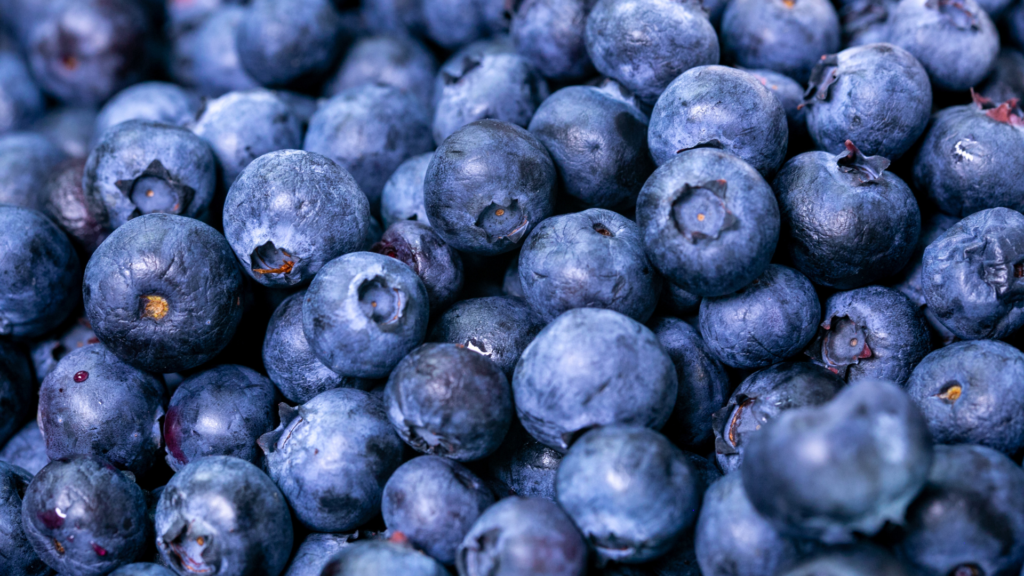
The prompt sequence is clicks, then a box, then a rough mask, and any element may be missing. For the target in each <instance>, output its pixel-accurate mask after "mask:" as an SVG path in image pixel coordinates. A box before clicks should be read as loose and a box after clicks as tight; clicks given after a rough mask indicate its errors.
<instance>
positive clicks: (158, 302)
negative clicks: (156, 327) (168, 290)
mask: <svg viewBox="0 0 1024 576" xmlns="http://www.w3.org/2000/svg"><path fill="white" fill-rule="evenodd" d="M170 309H171V305H170V304H169V303H168V302H167V299H166V298H164V297H163V296H157V295H156V294H146V295H145V296H140V297H139V316H140V317H141V318H149V319H150V320H154V321H160V320H163V319H164V317H165V316H167V313H168V312H169V311H170Z"/></svg>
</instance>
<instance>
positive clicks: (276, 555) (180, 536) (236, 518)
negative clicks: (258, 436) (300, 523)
mask: <svg viewBox="0 0 1024 576" xmlns="http://www.w3.org/2000/svg"><path fill="white" fill-rule="evenodd" d="M292 538H293V532H292V519H291V516H290V514H289V512H288V504H287V503H286V502H285V499H284V496H282V495H281V491H280V490H278V488H277V486H275V485H274V483H273V482H272V481H271V480H270V478H268V477H267V475H266V474H264V473H263V472H262V471H260V469H259V468H257V467H255V466H253V465H252V464H250V463H248V462H246V461H244V460H239V459H238V458H232V457H231V456H207V457H206V458H200V459H199V460H196V461H195V462H192V463H191V464H189V465H188V466H186V467H184V468H182V469H181V471H180V472H178V473H177V474H175V475H174V476H173V477H172V478H171V480H170V482H168V483H167V486H166V487H165V488H164V489H163V491H162V493H161V494H160V500H159V502H158V503H157V506H156V544H157V548H158V549H159V550H160V555H161V557H162V560H163V562H165V563H166V564H167V565H168V566H170V567H171V569H172V570H174V571H175V572H177V573H178V574H180V575H182V576H185V575H187V574H193V573H207V574H212V575H214V576H248V575H250V574H265V575H267V576H278V575H279V574H281V572H283V571H284V568H285V566H286V565H287V564H288V557H289V556H290V555H291V551H292Z"/></svg>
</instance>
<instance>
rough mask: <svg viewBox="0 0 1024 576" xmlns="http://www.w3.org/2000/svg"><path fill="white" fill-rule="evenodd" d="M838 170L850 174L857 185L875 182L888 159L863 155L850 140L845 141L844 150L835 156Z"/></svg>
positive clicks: (882, 171)
mask: <svg viewBox="0 0 1024 576" xmlns="http://www.w3.org/2000/svg"><path fill="white" fill-rule="evenodd" d="M836 164H837V165H839V171H840V172H843V173H845V174H850V175H851V176H852V177H853V179H854V180H856V182H857V184H856V185H857V186H861V185H864V184H870V183H872V182H877V181H878V179H880V178H881V177H882V174H883V173H884V172H885V169H886V168H888V167H889V159H888V158H885V157H883V156H865V155H864V154H863V153H862V152H861V151H860V150H859V149H858V148H857V146H855V145H854V143H853V142H851V141H850V140H847V141H846V151H845V152H843V153H842V154H839V155H838V156H836Z"/></svg>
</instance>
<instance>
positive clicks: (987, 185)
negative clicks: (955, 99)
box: [914, 94, 1024, 217]
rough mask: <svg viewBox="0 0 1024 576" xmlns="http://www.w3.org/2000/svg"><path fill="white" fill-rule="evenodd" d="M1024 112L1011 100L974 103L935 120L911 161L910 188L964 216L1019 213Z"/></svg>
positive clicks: (1023, 198) (1023, 187) (1023, 186)
mask: <svg viewBox="0 0 1024 576" xmlns="http://www.w3.org/2000/svg"><path fill="white" fill-rule="evenodd" d="M1021 154H1024V112H1022V111H1021V109H1020V108H1019V107H1018V106H1017V101H1016V99H1012V100H1010V101H1008V102H1005V103H995V102H992V101H990V100H988V99H987V98H984V97H982V96H978V95H977V94H974V103H973V104H967V105H963V106H951V107H949V108H946V109H944V110H942V111H940V112H939V113H938V114H936V115H935V118H934V120H933V121H932V125H931V127H930V128H929V129H928V132H927V133H926V134H925V137H924V139H923V140H922V141H921V149H920V151H919V152H918V154H917V158H915V159H914V184H915V186H917V188H918V189H919V190H921V191H922V192H925V193H927V194H928V197H929V198H931V199H932V200H933V201H934V202H935V203H936V204H938V206H939V208H940V209H941V210H942V211H943V212H946V213H947V214H952V215H954V216H961V217H962V216H968V215H970V214H974V213H975V212H978V211H980V210H985V209H987V208H996V207H1000V206H1002V207H1006V208H1012V209H1014V210H1017V211H1020V210H1024V168H1022V167H1021V166H1020V164H1019V163H1017V162H1013V161H1007V160H1008V159H1009V158H1016V157H1018V156H1020V155H1021Z"/></svg>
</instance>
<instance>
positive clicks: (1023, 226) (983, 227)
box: [921, 208, 1024, 340]
mask: <svg viewBox="0 0 1024 576" xmlns="http://www.w3.org/2000/svg"><path fill="white" fill-rule="evenodd" d="M978 246H983V248H981V249H978V248H977V247H978ZM1022 276H1024V216H1022V215H1021V213H1020V212H1017V211H1015V210H1010V209H1008V208H990V209H988V210H982V211H981V212H975V213H974V214H972V215H970V216H968V217H966V218H964V219H963V220H961V221H960V222H958V223H957V224H955V225H953V227H951V228H950V229H949V230H946V232H945V233H944V234H943V235H942V236H940V237H939V238H938V240H936V241H934V242H932V243H931V244H930V245H929V246H928V247H927V248H925V251H924V270H923V271H922V272H921V288H922V291H923V292H924V298H925V301H926V302H927V304H928V308H929V309H930V310H931V311H932V312H933V313H934V314H935V316H936V317H937V318H938V319H939V321H940V322H942V324H943V325H944V326H945V327H946V328H949V330H950V331H951V332H952V333H953V334H955V335H956V336H957V337H959V338H961V339H964V340H976V339H980V338H992V339H998V338H1003V337H1005V336H1008V335H1009V334H1011V333H1013V332H1014V331H1016V330H1017V328H1019V327H1020V326H1021V325H1022V324H1024V310H1022V306H1024V301H1022V300H1021V298H1020V295H1019V294H1020V293H1021V292H1022V291H1024V283H1022V282H1021V281H1020V278H1021V277H1022Z"/></svg>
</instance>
